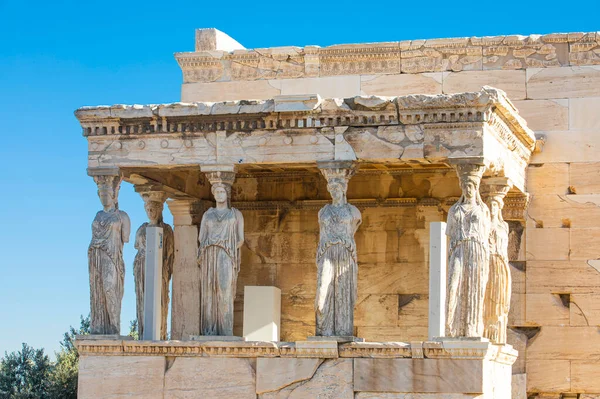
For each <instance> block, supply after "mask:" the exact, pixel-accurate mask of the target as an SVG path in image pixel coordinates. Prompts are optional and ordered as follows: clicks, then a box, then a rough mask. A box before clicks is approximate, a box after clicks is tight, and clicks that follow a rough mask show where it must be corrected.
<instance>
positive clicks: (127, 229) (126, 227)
mask: <svg viewBox="0 0 600 399" xmlns="http://www.w3.org/2000/svg"><path fill="white" fill-rule="evenodd" d="M119 213H120V215H121V220H122V223H123V224H122V226H121V239H122V240H123V243H126V242H129V235H130V234H131V221H130V220H129V216H128V215H127V214H126V213H125V212H123V211H119Z"/></svg>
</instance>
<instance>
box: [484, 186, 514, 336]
mask: <svg viewBox="0 0 600 399" xmlns="http://www.w3.org/2000/svg"><path fill="white" fill-rule="evenodd" d="M510 187H511V185H510V183H509V181H508V179H507V178H505V177H492V178H489V179H486V181H485V183H484V187H483V188H485V190H484V197H485V199H486V203H487V205H488V207H489V208H490V215H491V226H490V235H489V244H490V269H489V278H488V283H487V289H486V292H485V304H484V323H485V332H484V336H485V337H486V338H489V339H490V341H492V342H494V343H497V344H505V343H506V329H507V328H508V311H509V310H510V295H511V284H512V282H511V276H510V266H509V264H508V233H509V229H508V223H506V222H505V221H504V219H503V218H502V208H503V207H504V197H505V196H506V194H507V193H508V190H510Z"/></svg>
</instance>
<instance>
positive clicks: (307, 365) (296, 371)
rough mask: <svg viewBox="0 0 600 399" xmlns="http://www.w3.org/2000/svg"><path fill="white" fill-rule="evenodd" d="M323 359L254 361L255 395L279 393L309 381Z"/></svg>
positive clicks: (262, 359)
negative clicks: (290, 386) (288, 387)
mask: <svg viewBox="0 0 600 399" xmlns="http://www.w3.org/2000/svg"><path fill="white" fill-rule="evenodd" d="M322 363H323V359H296V358H273V359H264V358H261V359H257V360H256V393H257V394H262V393H266V392H272V391H279V390H281V389H283V388H286V387H287V386H289V385H292V384H294V383H298V382H302V381H306V380H310V379H311V378H312V377H313V376H314V374H315V372H316V371H317V369H318V368H319V366H320V365H321V364H322Z"/></svg>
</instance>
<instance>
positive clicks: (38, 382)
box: [0, 316, 139, 399]
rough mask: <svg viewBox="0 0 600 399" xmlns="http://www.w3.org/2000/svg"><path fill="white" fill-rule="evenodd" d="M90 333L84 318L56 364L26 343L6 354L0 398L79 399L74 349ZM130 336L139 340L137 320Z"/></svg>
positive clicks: (68, 336)
mask: <svg viewBox="0 0 600 399" xmlns="http://www.w3.org/2000/svg"><path fill="white" fill-rule="evenodd" d="M89 333H90V317H89V316H88V317H83V316H81V322H80V325H79V328H74V327H69V331H67V332H66V333H65V334H64V336H63V340H62V341H61V342H60V350H59V351H58V352H56V362H54V363H52V362H51V361H50V359H49V358H48V356H47V355H45V354H44V350H43V349H34V348H32V347H30V346H28V345H27V344H25V343H24V344H23V348H22V349H21V350H20V351H18V352H12V353H10V354H8V353H5V354H4V357H3V358H2V359H0V399H76V398H77V377H78V370H79V354H78V353H77V348H76V347H75V339H76V337H77V336H78V335H86V334H89ZM129 336H131V337H133V338H134V339H139V338H138V332H137V320H134V321H132V322H131V323H130V325H129Z"/></svg>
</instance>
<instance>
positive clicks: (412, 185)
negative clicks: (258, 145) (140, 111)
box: [233, 168, 460, 342]
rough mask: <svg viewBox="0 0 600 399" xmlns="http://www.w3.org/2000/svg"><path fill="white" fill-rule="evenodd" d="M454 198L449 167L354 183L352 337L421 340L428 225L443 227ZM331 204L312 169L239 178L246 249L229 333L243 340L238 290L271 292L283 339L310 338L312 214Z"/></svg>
mask: <svg viewBox="0 0 600 399" xmlns="http://www.w3.org/2000/svg"><path fill="white" fill-rule="evenodd" d="M459 194H460V191H459V188H458V182H457V178H456V176H455V173H454V171H452V170H450V169H440V170H437V172H434V171H417V172H411V171H410V170H407V171H398V172H393V173H392V174H381V173H373V172H372V171H364V172H359V173H358V174H357V175H356V176H354V177H353V178H352V179H351V181H350V184H349V188H348V198H349V200H350V201H351V202H353V203H354V204H355V205H357V206H358V207H359V209H360V210H361V212H362V219H363V223H362V225H361V226H360V228H359V230H358V232H357V233H356V236H355V239H356V243H357V248H358V261H359V266H358V294H359V295H358V301H357V305H356V310H355V327H356V331H355V334H356V335H358V336H360V337H363V338H366V339H367V340H369V341H404V342H410V341H415V340H424V339H427V308H428V289H429V288H428V284H429V271H428V258H427V256H428V248H429V223H430V222H433V221H441V220H443V219H444V218H445V213H444V209H447V206H446V205H447V203H446V198H447V196H449V197H452V198H455V197H457V196H458V195H459ZM329 200H330V199H329V194H328V193H327V188H326V183H325V179H324V178H323V177H322V176H321V175H320V173H319V172H318V171H317V170H316V168H315V170H305V171H298V172H296V173H290V174H286V175H285V176H284V175H281V176H277V175H272V174H269V175H268V176H265V177H258V178H257V177H254V176H243V175H242V176H239V177H238V179H237V181H236V184H235V186H234V192H233V201H234V203H235V202H236V201H240V202H239V203H240V204H241V203H244V207H246V208H243V209H241V211H242V213H243V215H244V219H245V223H244V225H245V244H244V247H243V248H242V267H241V270H240V275H239V277H238V287H237V297H236V303H235V310H236V314H235V322H234V333H236V334H239V335H241V333H242V322H243V314H242V310H243V287H244V286H246V285H272V286H276V287H278V288H280V289H281V293H282V300H281V340H282V341H295V340H303V339H306V337H307V336H311V335H314V334H315V316H314V300H315V295H316V286H317V268H316V263H315V256H316V251H317V244H318V239H319V224H318V212H319V209H320V208H321V207H322V206H323V205H325V203H326V201H329ZM253 205H255V206H256V208H255V209H252V206H253ZM234 206H235V204H234ZM259 208H260V209H259Z"/></svg>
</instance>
